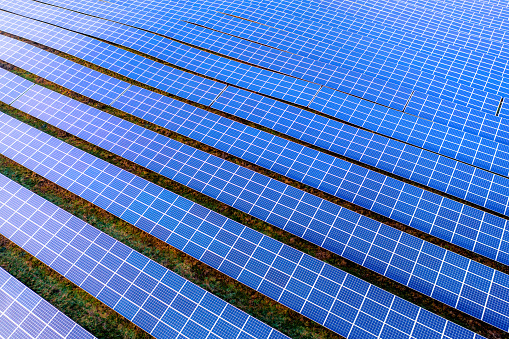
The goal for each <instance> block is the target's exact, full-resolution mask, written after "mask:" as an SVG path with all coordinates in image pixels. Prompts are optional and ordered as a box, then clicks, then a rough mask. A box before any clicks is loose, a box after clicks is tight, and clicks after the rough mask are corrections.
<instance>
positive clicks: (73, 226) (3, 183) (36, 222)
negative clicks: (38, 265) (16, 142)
mask: <svg viewBox="0 0 509 339" xmlns="http://www.w3.org/2000/svg"><path fill="white" fill-rule="evenodd" d="M4 121H5V120H4ZM18 127H20V126H19V125H18ZM48 139H49V137H48V138H46V141H48ZM39 142H40V140H39ZM68 147H70V146H68ZM56 149H58V148H56ZM0 187H1V188H0V194H1V195H2V198H3V200H2V202H1V203H0V232H1V233H2V234H3V235H4V236H6V237H8V238H9V239H11V240H12V241H13V242H14V243H16V244H17V245H19V246H20V247H22V248H23V249H25V250H26V251H27V252H29V253H30V254H32V255H34V256H35V257H36V258H38V259H39V260H41V261H42V262H44V263H45V264H47V265H48V266H50V267H51V268H53V269H54V270H56V271H57V272H59V273H60V274H62V275H63V276H65V277H66V278H67V279H69V280H70V281H72V282H73V283H74V284H76V285H78V286H80V287H81V288H82V289H84V290H85V291H87V292H88V293H90V294H91V295H93V296H94V297H96V298H97V299H99V300H100V301H102V302H103V303H105V304H106V305H108V306H109V307H111V308H113V309H114V310H115V311H117V312H118V313H120V314H121V315H123V316H124V317H125V318H127V319H129V320H130V321H132V322H133V323H135V324H136V325H138V326H139V327H141V328H142V329H143V330H145V331H146V332H148V333H150V334H152V335H153V336H154V337H156V338H165V339H167V338H177V336H178V338H189V339H197V338H231V337H232V336H233V337H234V338H246V339H248V338H251V339H254V338H259V339H266V338H271V339H283V338H288V337H286V336H285V335H283V334H281V333H280V332H278V331H276V330H274V329H272V328H271V327H269V326H267V325H265V324H264V323H262V322H260V321H259V320H257V319H255V318H253V317H251V316H249V315H248V314H246V313H244V312H242V311H241V310H239V309H237V308H235V307H233V306H231V305H230V304H228V303H226V302H225V301H223V300H221V299H219V298H217V297H216V296H214V295H213V294H211V293H209V292H207V291H205V290H204V289H202V288H200V287H199V286H197V285H195V284H193V283H191V282H189V281H188V280H186V279H184V278H182V277H180V276H179V275H178V274H176V273H174V272H172V271H170V270H168V269H166V268H165V267H163V266H161V265H159V264H158V263H156V262H155V261H153V260H150V259H149V258H147V257H145V256H144V255H142V254H140V253H138V252H136V251H134V250H132V249H131V248H129V247H127V246H126V245H124V244H122V243H121V242H119V241H116V240H115V239H114V238H112V237H110V236H108V235H107V234H105V233H103V232H101V231H99V230H97V229H96V228H94V227H93V226H90V225H89V224H87V223H85V222H84V221H82V220H81V219H78V218H77V217H75V216H73V215H72V214H70V213H68V212H66V211H64V210H62V209H60V208H58V207H57V206H55V205H53V204H51V203H50V202H48V201H46V200H44V199H43V198H41V197H39V196H37V195H36V194H34V193H32V192H30V191H29V190H27V189H26V188H23V187H22V186H21V185H19V184H17V183H15V182H13V181H11V180H9V179H8V178H6V177H5V176H3V175H0ZM23 211H31V212H32V214H27V213H23ZM1 278H2V276H1V275H0V279H1ZM0 293H1V292H0ZM0 301H3V300H2V299H1V298H0ZM0 305H2V302H0ZM46 308H47V309H48V314H47V316H48V317H49V319H51V317H50V316H51V314H50V313H49V311H51V308H49V307H46ZM37 310H38V309H37ZM1 319H2V318H0V322H1ZM64 320H65V319H62V317H61V316H60V317H55V318H54V320H53V321H52V322H50V325H53V326H55V325H56V326H60V327H62V328H60V329H56V328H55V329H56V330H57V331H62V330H63V329H65V328H66V327H64V326H67V327H68V326H69V324H68V321H67V323H66V322H64ZM456 327H458V326H456ZM1 330H2V326H0V331H1ZM225 330H227V331H229V333H228V334H225V333H224V331H225ZM0 334H1V333H0ZM470 337H472V336H470ZM38 338H41V337H38ZM44 338H46V337H44ZM47 338H57V336H49V337H47ZM58 338H59V337H58ZM64 338H75V339H86V338H87V336H85V335H83V336H64Z"/></svg>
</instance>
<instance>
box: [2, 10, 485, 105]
mask: <svg viewBox="0 0 509 339" xmlns="http://www.w3.org/2000/svg"><path fill="white" fill-rule="evenodd" d="M33 4H34V3H33V2H25V3H24V5H25V6H23V7H24V8H26V7H27V6H30V8H31V10H30V12H31V15H32V16H35V17H38V18H39V19H40V20H45V21H51V22H53V23H58V24H62V25H65V27H69V28H72V29H74V30H78V31H87V30H88V31H87V34H95V35H97V34H100V35H101V37H102V38H107V39H110V40H112V39H113V40H112V41H115V42H117V43H124V44H125V42H124V41H131V40H134V41H136V42H130V43H129V44H131V45H130V47H132V48H135V49H136V48H137V49H140V47H139V46H136V43H137V42H139V41H143V42H145V43H147V42H148V37H150V34H149V33H146V32H142V33H141V32H139V31H138V32H137V33H136V34H134V38H127V37H126V38H125V39H119V38H117V35H118V34H120V33H118V30H119V26H115V25H114V24H113V23H109V22H105V21H100V22H99V23H97V22H95V21H94V24H95V25H91V23H90V22H86V21H90V19H88V20H87V19H83V18H86V17H83V16H80V15H79V14H76V13H72V12H63V13H61V15H60V16H64V17H68V16H70V15H72V16H73V20H72V21H73V22H74V21H79V22H80V23H79V24H74V25H73V24H71V23H69V22H67V21H66V22H65V23H63V22H62V20H61V19H50V18H52V17H55V14H54V13H55V11H62V9H58V10H57V9H55V8H53V7H48V6H42V5H41V4H38V3H37V4H36V5H33ZM4 6H7V5H6V4H4ZM7 8H9V10H14V11H16V10H17V11H18V12H19V13H21V14H25V13H26V11H25V10H24V9H21V8H20V7H18V6H12V4H11V6H9V7H7ZM20 11H21V12H20ZM40 12H42V13H40ZM37 13H39V14H37ZM71 13H72V14H71ZM60 16H58V17H60ZM78 18H79V19H78ZM130 19H131V21H129V19H125V20H124V21H126V22H128V23H131V24H133V22H132V18H130ZM94 20H97V19H94ZM87 25H91V27H92V28H89V29H87V27H88V26H87ZM100 25H101V26H102V25H108V29H105V30H104V32H110V31H115V32H116V33H115V34H113V36H112V34H107V33H104V32H103V31H101V33H98V32H97V29H96V28H97V27H98V26H100ZM170 26H171V31H169V32H168V31H167V29H168V27H167V28H166V30H165V31H164V32H162V33H166V34H169V35H171V36H173V37H175V38H178V39H180V40H182V41H186V42H188V43H192V44H195V45H198V46H201V47H204V48H207V49H211V50H214V51H216V52H218V53H222V54H225V55H229V56H232V57H235V58H239V59H241V60H244V61H247V62H250V63H254V64H258V65H260V66H263V67H267V68H270V69H273V70H275V71H278V72H283V73H285V74H289V75H293V76H296V77H299V78H302V79H305V80H309V81H312V82H318V83H321V84H323V85H326V86H329V87H333V88H336V89H340V90H342V91H345V92H348V93H351V94H354V95H357V96H360V97H363V98H365V99H368V100H372V101H375V102H378V103H380V104H384V105H387V106H390V107H393V108H395V109H399V110H402V109H403V108H404V107H405V105H406V103H407V101H408V99H409V98H410V94H411V92H412V91H411V90H410V89H409V88H406V89H405V88H404V87H401V86H400V85H396V86H395V85H394V84H391V83H387V82H384V81H380V80H379V79H373V78H372V77H370V76H367V75H365V74H361V73H357V72H354V71H348V70H346V69H341V68H338V67H335V66H332V65H327V64H323V63H320V62H316V61H313V60H312V59H309V60H308V59H306V58H302V57H299V56H297V55H291V54H288V53H284V52H281V51H277V50H271V49H270V48H266V47H264V46H260V45H257V44H253V43H249V42H247V41H245V40H240V39H237V38H235V37H231V36H226V35H221V34H219V33H216V32H214V31H209V30H206V29H202V28H201V27H196V26H192V25H183V24H182V23H177V24H174V23H172V24H171V25H170ZM113 27H114V28H113ZM145 28H146V27H145ZM121 30H122V32H123V34H124V35H125V34H127V31H126V30H127V28H126V27H123V28H122V29H121ZM131 30H132V29H131ZM160 30H161V29H159V31H160ZM131 33H132V32H130V34H131ZM140 34H143V36H144V37H143V38H140V37H139V36H140ZM154 40H157V43H156V42H154ZM150 41H151V44H152V43H154V44H155V46H158V48H155V50H167V49H168V48H166V47H167V45H168V40H165V39H161V38H160V37H157V39H150ZM218 42H220V43H218ZM139 44H141V42H140V43H139ZM418 45H419V46H421V45H422V43H421V42H419V44H418ZM165 46H166V47H165ZM170 49H171V48H170ZM141 50H143V51H144V52H148V53H150V52H151V50H148V49H147V48H143V47H142V48H141ZM247 51H249V52H247ZM158 54H161V53H158ZM160 57H161V55H160ZM163 57H164V56H163ZM208 72H209V73H210V71H208ZM419 94H420V92H416V93H415V94H414V95H419ZM422 95H424V94H422ZM451 104H452V103H451ZM445 113H447V110H445ZM492 113H493V112H490V113H489V114H492Z"/></svg>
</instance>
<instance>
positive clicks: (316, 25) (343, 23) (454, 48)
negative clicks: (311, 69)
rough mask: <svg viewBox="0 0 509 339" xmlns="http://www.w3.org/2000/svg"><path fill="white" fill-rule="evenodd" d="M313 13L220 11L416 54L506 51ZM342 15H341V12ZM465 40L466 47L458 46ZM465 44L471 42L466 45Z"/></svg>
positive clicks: (287, 28) (494, 45) (277, 9)
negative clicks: (373, 41)
mask: <svg viewBox="0 0 509 339" xmlns="http://www.w3.org/2000/svg"><path fill="white" fill-rule="evenodd" d="M314 10H316V8H313V7H311V8H306V9H305V10H304V11H302V10H301V11H300V12H296V7H295V6H293V5H292V6H288V7H287V8H280V7H279V6H278V5H277V4H272V5H271V6H269V7H266V6H264V7H261V6H260V8H259V7H258V6H256V5H255V4H250V5H249V6H246V5H244V6H237V7H236V8H234V7H232V8H231V9H230V8H227V9H223V10H221V12H223V13H228V14H233V15H237V16H240V17H243V18H246V19H251V20H254V21H256V22H262V23H264V24H267V25H270V26H274V27H277V28H279V29H282V30H285V31H289V32H294V33H298V32H303V31H305V32H306V35H307V36H309V37H313V38H317V39H326V40H331V41H334V40H335V39H337V34H338V33H340V32H341V33H342V34H343V35H347V36H349V35H352V34H361V35H364V36H367V37H371V38H373V39H381V40H383V41H385V42H390V43H393V44H397V45H401V46H405V47H408V48H410V49H413V50H416V51H425V50H428V51H429V50H433V52H434V53H435V52H436V53H444V52H451V53H453V52H455V53H458V52H467V53H471V52H475V53H473V54H475V55H482V54H484V53H486V54H489V55H493V56H498V57H502V56H507V51H506V50H504V48H501V47H502V46H503V43H501V42H496V41H483V43H482V44H479V43H477V44H475V43H472V42H473V40H474V39H476V40H478V37H475V36H467V37H465V36H463V38H464V39H462V40H458V41H455V39H454V38H453V37H452V36H451V38H450V39H449V38H448V36H447V33H446V34H445V36H440V35H438V36H434V37H428V36H423V35H420V34H415V33H409V32H405V31H401V30H399V29H398V28H391V27H388V26H386V25H383V24H380V23H376V22H372V21H367V20H363V19H360V18H358V17H355V16H346V17H343V18H341V19H337V20H334V22H325V23H320V21H321V20H323V18H324V16H323V13H324V11H320V13H318V15H316V16H312V17H309V15H310V12H312V11H314ZM342 13H343V15H344V12H342ZM319 32H320V33H319ZM442 33H445V32H442ZM333 34H336V35H333ZM465 41H466V42H467V44H462V42H465ZM468 41H470V42H471V43H470V44H468Z"/></svg>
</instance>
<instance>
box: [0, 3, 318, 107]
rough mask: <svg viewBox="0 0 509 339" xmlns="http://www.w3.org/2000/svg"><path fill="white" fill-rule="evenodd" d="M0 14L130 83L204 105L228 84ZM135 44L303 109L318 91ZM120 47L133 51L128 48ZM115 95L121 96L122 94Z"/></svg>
mask: <svg viewBox="0 0 509 339" xmlns="http://www.w3.org/2000/svg"><path fill="white" fill-rule="evenodd" d="M0 14H1V17H0V21H1V23H2V25H1V28H2V30H4V31H8V32H10V33H12V34H16V35H18V36H23V37H25V38H28V39H31V40H33V41H37V42H39V43H42V44H45V45H47V46H49V47H52V48H56V49H59V50H62V51H65V52H66V53H69V54H71V55H74V56H77V57H79V58H82V59H84V60H86V61H89V62H92V63H94V64H97V65H99V66H101V67H104V68H106V69H108V70H111V71H114V72H117V73H120V74H122V75H124V76H127V77H129V78H131V79H133V80H137V81H140V82H142V83H145V84H148V85H150V86H153V87H155V88H158V89H161V90H164V91H167V92H170V93H171V94H175V95H179V96H181V97H183V98H186V99H189V100H193V101H196V102H199V103H202V104H205V105H208V104H210V103H211V102H212V101H213V100H214V99H215V98H216V97H217V96H218V95H219V93H220V92H221V91H222V90H224V88H225V87H226V85H223V84H220V83H217V82H214V81H212V80H208V79H205V78H202V77H198V76H195V75H191V74H189V73H185V72H182V71H180V70H177V69H175V68H171V67H169V66H165V65H162V64H160V63H157V62H155V61H152V60H149V59H146V58H143V57H141V56H139V55H136V54H133V53H131V52H127V51H124V50H122V49H119V48H117V47H114V46H111V45H108V44H106V43H104V42H101V41H98V40H95V39H91V38H88V37H86V36H83V35H78V34H76V33H71V32H69V31H67V30H63V29H60V28H58V27H54V26H50V25H48V24H45V23H42V22H38V21H34V20H31V19H27V18H24V17H21V16H17V15H13V14H10V13H7V12H2V13H0ZM92 24H93V23H92ZM94 27H95V28H96V29H99V30H101V31H103V32H110V33H111V34H112V35H115V36H118V34H117V33H116V32H115V30H110V29H108V28H107V27H100V26H99V27H98V26H97V25H94ZM42 32H44V33H42ZM55 37H58V39H56V38H55ZM152 37H153V38H154V40H156V42H157V41H158V40H161V39H163V38H161V37H158V36H156V35H153V36H152ZM101 38H103V37H102V36H101ZM138 38H140V37H138ZM118 39H119V40H116V41H115V42H119V41H131V40H132V38H131V37H127V36H122V35H120V36H118ZM134 43H135V44H136V46H137V47H138V48H139V49H140V50H141V51H148V52H149V54H151V55H154V56H156V57H161V58H162V59H164V60H166V61H169V62H172V63H174V64H176V65H177V66H180V67H184V68H187V69H190V70H192V71H197V72H200V73H202V74H204V75H208V76H211V77H215V78H217V79H219V80H221V81H225V82H228V83H232V84H235V85H238V86H242V87H244V88H248V89H250V90H254V91H258V92H260V93H264V94H266V95H271V96H274V97H277V98H280V99H284V100H288V101H291V102H295V103H298V104H301V105H307V104H308V103H309V102H310V101H311V99H312V98H313V97H314V96H315V95H316V93H317V91H318V90H319V89H320V86H319V85H317V84H312V83H309V82H307V81H303V80H299V79H295V78H292V77H289V76H286V75H282V74H277V73H273V72H270V71H267V70H263V69H260V68H256V67H253V66H249V65H246V64H243V63H240V62H237V61H233V60H229V59H226V58H222V57H219V56H216V55H213V54H210V53H208V52H204V51H200V50H198V49H195V48H192V47H189V46H185V45H182V44H180V43H177V42H173V41H169V45H167V46H165V48H164V50H163V49H159V48H156V49H154V46H152V43H153V42H150V41H148V42H146V41H143V40H142V41H139V42H134ZM123 44H124V45H127V46H128V47H133V46H132V45H131V44H130V43H123ZM150 51H152V52H150ZM119 91H120V93H121V92H122V91H121V89H119Z"/></svg>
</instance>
